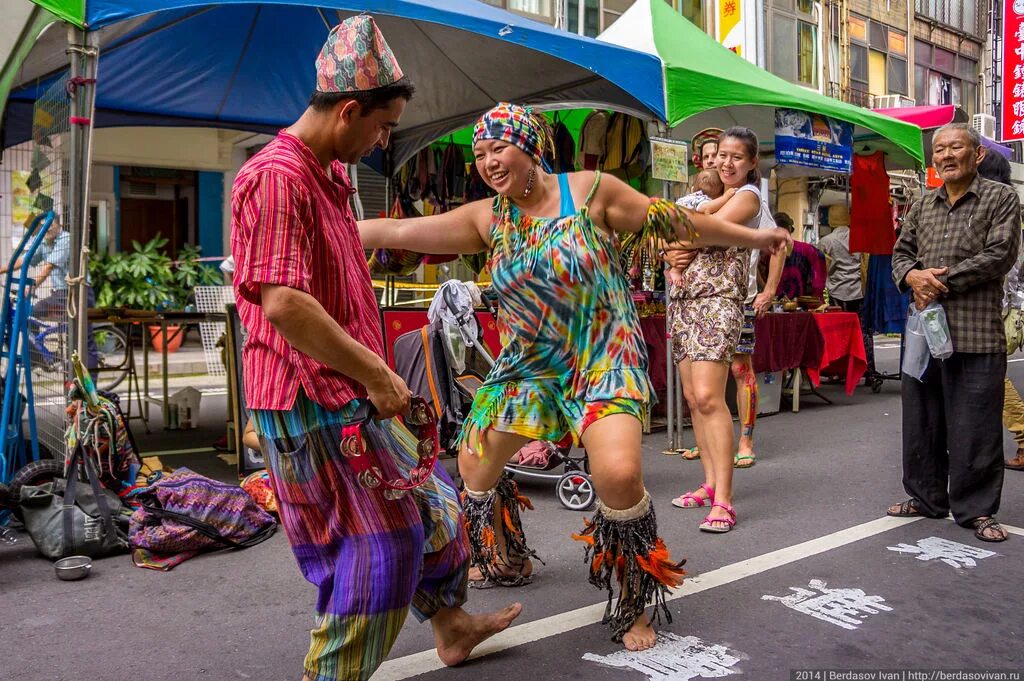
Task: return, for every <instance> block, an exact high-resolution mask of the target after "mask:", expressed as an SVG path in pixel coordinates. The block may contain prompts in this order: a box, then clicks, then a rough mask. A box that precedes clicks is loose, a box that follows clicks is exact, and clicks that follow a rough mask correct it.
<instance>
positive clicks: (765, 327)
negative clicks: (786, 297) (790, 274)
mask: <svg viewBox="0 0 1024 681" xmlns="http://www.w3.org/2000/svg"><path fill="white" fill-rule="evenodd" d="M813 317H814V316H813V315H812V314H811V313H809V312H779V313H768V314H766V315H764V316H762V317H760V318H759V319H758V320H757V321H756V322H755V326H754V330H755V333H756V335H757V344H756V345H755V346H754V356H753V361H754V372H755V373H763V372H766V371H785V370H787V369H796V368H799V367H817V366H821V358H822V355H823V353H824V350H825V341H824V339H823V338H822V335H821V332H820V331H819V330H818V325H817V324H815V323H814V318H813Z"/></svg>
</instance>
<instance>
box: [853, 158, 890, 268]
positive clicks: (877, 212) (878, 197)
mask: <svg viewBox="0 0 1024 681" xmlns="http://www.w3.org/2000/svg"><path fill="white" fill-rule="evenodd" d="M895 245H896V229H895V225H894V224H893V220H892V205H891V203H890V201H889V175H888V173H886V171H885V153H884V152H881V151H876V152H875V153H873V154H870V155H866V156H865V155H856V154H855V155H854V157H853V175H852V177H851V178H850V252H851V253H868V254H871V255H892V248H893V246H895Z"/></svg>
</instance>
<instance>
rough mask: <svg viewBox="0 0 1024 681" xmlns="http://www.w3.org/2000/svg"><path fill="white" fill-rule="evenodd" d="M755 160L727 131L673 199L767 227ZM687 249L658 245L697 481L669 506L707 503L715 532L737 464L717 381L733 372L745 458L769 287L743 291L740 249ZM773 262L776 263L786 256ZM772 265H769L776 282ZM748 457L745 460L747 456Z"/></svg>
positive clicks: (742, 137) (738, 133) (746, 268)
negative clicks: (689, 189)
mask: <svg viewBox="0 0 1024 681" xmlns="http://www.w3.org/2000/svg"><path fill="white" fill-rule="evenodd" d="M757 162H758V140H757V136H756V135H755V134H754V133H753V132H752V131H751V130H749V129H748V128H742V127H734V128H730V129H729V130H726V131H725V132H724V133H722V135H721V136H720V137H719V140H718V149H717V153H716V154H715V155H714V166H715V168H714V170H715V172H713V173H708V170H710V169H708V168H707V165H709V164H707V163H705V170H704V172H702V173H701V174H700V175H699V176H698V180H697V183H696V184H697V185H699V186H696V187H695V188H696V189H698V191H697V192H694V194H691V195H689V196H687V197H684V198H683V199H681V201H680V202H681V203H683V204H684V205H689V206H691V207H694V208H695V209H696V210H698V211H699V212H707V213H714V214H715V215H716V216H718V217H720V218H724V219H726V220H729V221H731V222H735V223H739V224H743V225H746V226H748V227H750V228H752V229H757V228H759V227H761V226H769V225H771V224H772V222H771V216H770V213H769V212H768V206H767V205H766V203H765V201H764V200H763V199H762V197H761V191H760V187H759V185H760V181H761V174H760V172H759V171H758V169H757ZM716 175H717V177H716ZM716 180H717V181H716ZM716 196H718V197H719V198H716ZM723 204H724V205H723ZM687 246H688V244H685V243H683V244H670V245H669V246H667V247H666V254H665V260H666V262H667V263H668V264H669V266H670V268H671V269H670V270H669V273H668V278H669V281H670V282H671V290H670V298H671V302H670V307H671V308H672V313H671V314H670V315H669V319H670V329H669V331H670V333H671V334H672V339H673V345H672V354H673V357H672V359H673V361H674V362H675V363H676V364H677V366H678V367H679V373H680V376H681V378H682V382H683V393H684V395H685V397H686V401H687V403H688V404H689V406H690V413H691V417H692V419H693V429H694V434H695V435H696V439H697V447H698V449H699V451H700V459H701V463H702V465H703V467H704V479H705V481H704V483H703V484H702V485H701V486H700V487H698V488H697V489H696V490H694V491H693V492H688V493H686V494H683V495H682V496H680V497H678V498H677V499H674V500H673V501H672V503H673V505H675V506H678V507H680V508H701V507H710V509H711V510H710V512H709V513H708V514H707V516H706V517H705V518H704V520H703V522H701V524H700V529H701V530H703V531H705V532H714V533H724V532H728V531H730V530H731V529H732V528H733V526H735V524H736V511H735V510H734V509H733V507H732V470H733V466H734V464H735V463H736V462H737V461H738V459H739V454H738V453H737V452H736V450H735V449H734V438H733V430H732V414H731V413H730V412H729V408H728V406H727V405H726V401H725V391H726V383H727V381H728V378H729V373H730V366H732V370H733V373H734V375H736V378H737V387H738V393H739V395H740V399H739V402H740V421H741V428H743V429H744V430H743V431H742V432H741V437H743V438H744V439H745V440H746V442H741V444H746V445H747V446H748V448H750V450H751V452H752V446H753V445H752V441H751V440H750V436H751V435H752V428H753V426H752V424H753V419H752V418H750V417H751V416H752V415H753V414H754V413H756V410H757V399H756V390H757V385H756V381H755V380H754V374H753V370H752V368H751V366H750V361H749V358H750V353H752V352H753V338H752V330H753V316H754V314H756V313H758V312H761V311H763V309H766V308H767V307H768V305H770V303H771V299H772V297H773V296H774V288H773V287H772V286H771V283H772V281H771V279H772V278H773V277H772V276H770V277H769V279H770V281H769V285H768V286H766V289H765V291H763V292H762V293H761V294H759V295H757V296H756V297H755V296H753V295H748V293H753V292H755V291H756V284H754V283H751V282H750V275H751V273H753V272H755V271H756V264H755V263H752V262H751V260H752V255H751V253H750V251H749V250H747V249H742V248H717V247H716V248H702V249H700V250H691V249H688V248H687ZM781 257H782V259H784V258H785V253H783V254H782V256H781ZM773 260H774V258H773ZM781 262H782V261H780V263H779V264H781ZM776 264H777V263H774V262H773V265H776ZM779 269H780V268H779V267H774V266H773V267H771V268H770V272H771V273H772V275H774V278H775V279H776V281H775V283H776V284H777V276H778V273H779V272H778V270H779ZM748 300H749V301H750V302H751V303H752V305H749V306H747V308H748V311H747V312H746V313H745V304H746V303H747V302H748ZM758 308H761V309H758ZM734 355H736V357H735V360H734ZM747 458H748V459H749V460H751V461H752V460H753V457H752V456H748V457H747Z"/></svg>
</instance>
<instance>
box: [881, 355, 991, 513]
mask: <svg viewBox="0 0 1024 681" xmlns="http://www.w3.org/2000/svg"><path fill="white" fill-rule="evenodd" d="M1005 376H1006V355H1005V354H1004V353H966V352H955V353H953V355H952V356H951V357H950V358H949V359H947V360H943V361H939V360H937V359H932V360H931V363H930V364H929V366H928V370H927V371H926V372H925V375H924V381H923V382H922V381H918V380H917V379H915V378H911V377H910V376H907V375H904V376H903V380H902V381H901V384H902V391H903V488H904V489H905V490H906V491H907V493H908V494H909V495H910V496H911V497H913V498H914V499H916V500H917V505H918V508H919V509H920V511H921V512H922V513H924V514H925V515H929V516H936V517H945V515H946V514H947V513H948V512H949V511H951V510H952V512H953V519H954V520H956V522H957V523H959V524H961V525H966V524H969V522H970V521H971V520H973V519H975V518H979V517H982V516H991V515H995V514H996V512H997V511H998V510H999V498H1000V495H1001V494H1002V489H1003V429H1002V421H1001V417H1002V410H1003V378H1004V377H1005Z"/></svg>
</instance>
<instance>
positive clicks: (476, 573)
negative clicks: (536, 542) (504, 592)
mask: <svg viewBox="0 0 1024 681" xmlns="http://www.w3.org/2000/svg"><path fill="white" fill-rule="evenodd" d="M532 574H533V561H531V560H530V559H529V558H527V559H526V560H525V561H523V567H522V568H521V569H519V570H516V569H515V568H514V567H511V566H509V565H499V566H498V576H500V577H519V576H522V577H529V576H530V575H532ZM469 581H471V582H482V581H484V573H483V572H482V571H481V570H480V568H478V567H475V566H473V567H470V568H469Z"/></svg>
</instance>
